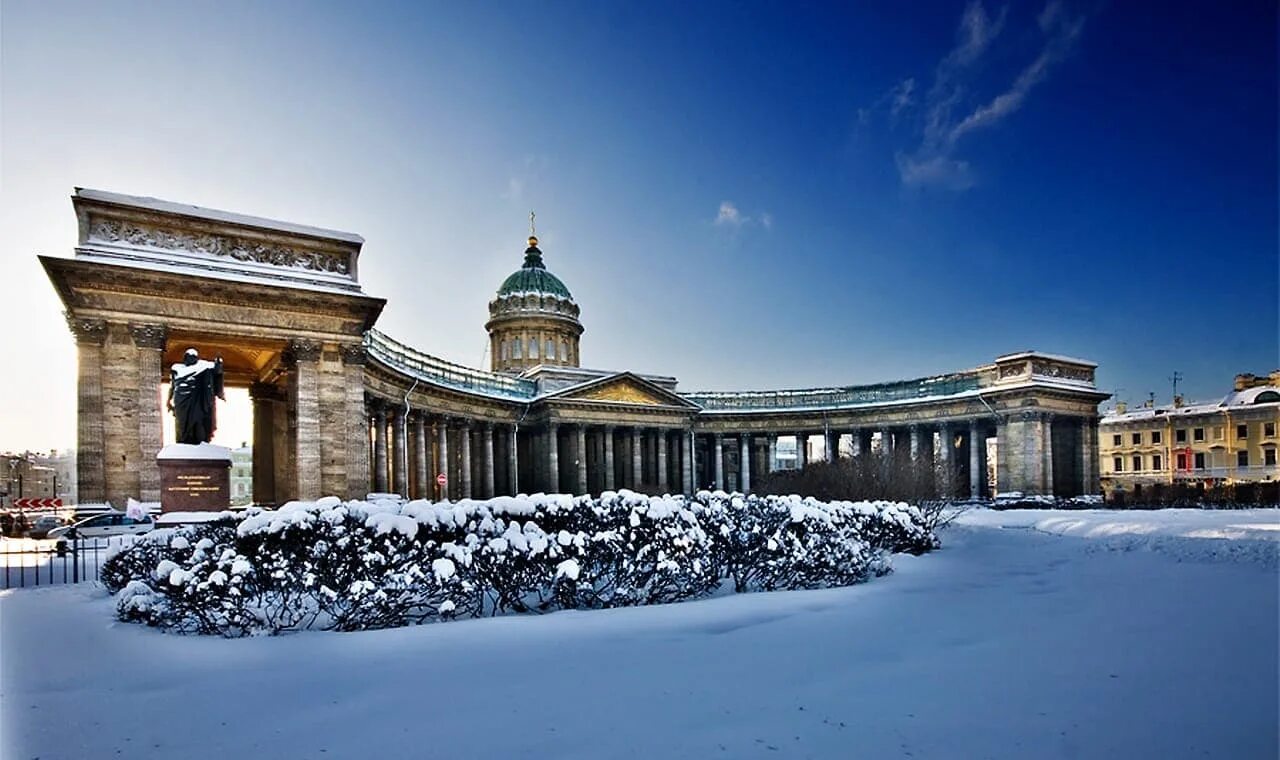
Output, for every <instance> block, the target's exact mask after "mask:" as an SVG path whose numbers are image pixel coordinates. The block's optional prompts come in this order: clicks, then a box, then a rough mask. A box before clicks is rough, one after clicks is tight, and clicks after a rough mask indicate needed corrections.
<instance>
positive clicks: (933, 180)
mask: <svg viewBox="0 0 1280 760" xmlns="http://www.w3.org/2000/svg"><path fill="white" fill-rule="evenodd" d="M895 159H896V160H897V163H898V176H899V177H901V179H902V184H904V185H906V186H908V187H921V186H934V187H945V188H949V189H951V190H967V189H969V188H971V187H973V184H974V180H973V172H972V171H970V169H969V162H968V161H960V160H957V159H954V158H949V157H947V156H932V157H929V158H923V159H920V158H915V157H912V156H907V155H903V154H901V153H899V154H898V155H897V156H895Z"/></svg>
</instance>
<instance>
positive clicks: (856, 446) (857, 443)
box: [850, 428, 862, 457]
mask: <svg viewBox="0 0 1280 760" xmlns="http://www.w3.org/2000/svg"><path fill="white" fill-rule="evenodd" d="M850 443H851V444H852V447H853V448H852V453H853V455H854V456H855V457H860V456H862V431H861V430H859V429H857V428H854V429H853V433H852V440H851V441H850Z"/></svg>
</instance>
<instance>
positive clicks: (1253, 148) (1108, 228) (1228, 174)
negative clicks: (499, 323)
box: [0, 0, 1280, 448]
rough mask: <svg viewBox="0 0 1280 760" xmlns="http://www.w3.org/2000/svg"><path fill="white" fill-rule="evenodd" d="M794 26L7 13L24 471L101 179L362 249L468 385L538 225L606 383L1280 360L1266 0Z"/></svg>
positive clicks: (411, 330) (54, 371)
mask: <svg viewBox="0 0 1280 760" xmlns="http://www.w3.org/2000/svg"><path fill="white" fill-rule="evenodd" d="M794 5H797V4H782V3H776V4H772V3H771V4H730V3H712V2H703V3H672V4H660V3H644V4H639V3H636V4H621V3H536V4H535V3H520V4H517V3H506V4H480V3H465V4H464V3H458V4H450V5H445V4H430V5H428V4H420V3H412V4H403V5H396V4H377V3H374V4H367V5H361V6H356V5H354V4H335V5H326V4H322V3H312V2H307V3H287V2H273V3H236V2H230V3H198V4H181V5H179V4H156V3H136V4H135V3H101V4H98V3H84V4H80V3H63V2H50V3H44V2H40V3H37V2H21V1H19V2H13V1H12V0H11V1H9V2H6V3H5V4H4V6H3V8H2V9H0V98H2V101H0V108H2V109H3V110H2V112H0V129H2V130H3V131H2V132H0V150H2V151H3V153H2V155H0V181H2V182H0V193H2V196H0V197H2V199H3V203H2V204H0V235H2V239H0V242H2V243H3V245H2V248H0V253H2V255H3V256H4V261H3V265H4V271H5V272H6V273H7V276H6V277H5V278H3V281H2V282H0V298H3V302H4V303H5V304H7V305H9V307H10V309H11V314H14V315H18V314H20V315H22V316H21V318H20V319H19V318H11V319H10V321H9V323H8V329H7V330H6V331H5V334H4V337H3V338H0V346H2V347H3V354H0V355H3V356H5V357H6V359H5V361H4V366H5V367H6V368H8V370H7V371H5V372H0V419H2V420H3V421H4V422H3V425H2V426H0V448H26V447H32V448H47V447H51V446H66V445H71V444H72V443H73V442H74V430H75V425H74V399H75V396H74V366H75V355H74V346H73V344H72V341H71V338H70V335H69V334H68V333H67V331H66V329H65V327H64V326H63V323H62V320H61V317H60V316H59V310H60V304H59V303H58V300H57V297H56V295H55V294H54V292H53V289H52V288H51V287H50V286H49V284H48V283H47V281H46V279H45V277H44V275H43V272H42V270H40V268H39V267H38V264H37V262H36V259H35V255H36V254H37V253H44V254H55V255H70V253H71V249H72V246H73V245H74V241H75V232H76V230H75V224H74V217H73V215H72V213H71V207H70V203H69V202H68V200H67V196H68V195H69V194H70V193H71V191H72V188H73V187H74V186H77V185H79V186H86V187H96V188H101V189H107V190H116V191H120V192H126V193H133V194H139V195H152V196H156V197H161V198H165V199H169V200H175V201H182V202H189V203H196V204H200V205H205V206H211V207H215V208H224V209H230V210H233V211H241V212H245V213H252V214H256V215H261V216H268V217H274V218H280V219H287V220H291V221H296V222H301V223H308V224H315V225H319V226H324V227H330V228H337V229H345V230H351V231H355V232H359V233H360V234H362V235H364V237H365V238H366V240H367V241H368V242H367V243H366V245H365V248H364V253H363V256H362V259H361V276H362V280H363V283H364V285H365V289H366V291H367V292H369V293H371V294H374V295H377V296H381V297H384V298H387V299H388V300H389V303H388V306H387V309H386V311H385V312H384V315H383V317H382V319H381V321H380V323H379V327H380V328H381V329H383V330H384V331H386V332H388V333H390V334H391V335H393V336H394V337H396V338H398V339H401V340H405V341H407V342H409V343H411V344H414V345H416V346H418V347H420V348H422V349H423V350H426V351H428V352H430V353H434V354H437V355H440V356H443V357H445V358H448V359H451V360H454V361H460V362H464V363H467V364H472V365H480V364H481V363H482V362H483V361H485V357H484V349H485V343H486V340H485V334H484V330H483V324H484V321H485V317H486V304H487V301H488V299H489V298H490V296H491V295H492V293H493V291H494V290H495V289H496V287H497V285H498V284H499V283H500V282H501V281H502V279H503V278H504V277H505V276H506V275H507V274H508V273H509V272H510V271H511V270H513V269H515V268H516V267H517V266H518V265H519V263H520V261H521V258H522V252H523V238H524V236H525V234H527V223H528V222H527V215H528V212H529V210H530V209H531V208H532V209H535V210H536V211H537V213H538V232H539V236H540V238H541V239H542V243H543V245H542V248H543V251H544V253H545V258H546V261H547V264H548V266H549V267H550V268H551V269H552V271H554V272H556V273H557V274H558V275H560V276H561V277H562V279H564V281H565V282H566V284H567V285H568V286H569V288H570V290H572V292H573V293H574V296H575V297H576V299H577V300H578V302H579V304H580V305H581V307H582V315H583V322H584V323H585V325H586V330H587V331H586V333H585V335H584V336H583V342H582V352H583V359H584V363H585V364H586V365H588V366H594V367H603V368H614V369H624V368H625V369H633V370H637V371H643V372H657V373H665V374H671V375H675V376H677V377H678V378H679V379H680V382H681V387H682V388H684V389H686V390H695V389H721V388H757V387H759V388H764V387H798V386H809V385H819V384H835V383H839V384H847V383H863V382H877V381H881V380H890V379H896V378H904V377H912V376H919V375H925V374H932V373H937V372H944V371H950V370H956V369H962V368H967V367H971V366H974V365H977V364H981V363H985V362H988V361H990V360H992V359H993V358H994V357H996V356H997V355H999V354H1003V353H1008V352H1011V351H1016V350H1022V349H1026V348H1035V349H1039V350H1043V351H1051V352H1056V353H1066V354H1072V355H1077V356H1081V357H1084V358H1088V359H1091V360H1093V361H1097V362H1098V363H1099V365H1100V369H1099V382H1100V384H1101V385H1102V386H1103V387H1104V388H1106V389H1108V390H1112V389H1116V388H1122V389H1123V391H1122V392H1121V395H1122V396H1124V397H1127V398H1129V399H1130V400H1131V401H1133V400H1141V399H1143V398H1145V397H1146V394H1147V392H1148V391H1155V392H1156V393H1157V394H1158V396H1159V397H1161V398H1164V397H1167V396H1168V394H1169V392H1170V391H1169V382H1168V379H1167V378H1168V377H1169V375H1170V374H1171V373H1172V372H1173V371H1174V370H1179V371H1181V372H1182V374H1183V376H1184V377H1185V380H1184V383H1183V387H1184V388H1185V389H1186V391H1187V392H1188V394H1190V395H1192V396H1195V397H1210V396H1214V395H1218V394H1221V393H1223V392H1225V391H1226V390H1227V388H1228V386H1229V384H1230V381H1231V377H1232V375H1233V374H1234V373H1236V372H1237V371H1254V372H1265V371H1267V370H1270V369H1274V368H1275V367H1276V366H1277V365H1280V358H1278V356H1277V353H1278V342H1280V338H1278V334H1280V326H1278V321H1277V317H1278V309H1280V306H1278V304H1277V292H1278V291H1280V271H1278V268H1277V267H1278V264H1277V237H1276V236H1277V205H1278V203H1280V199H1278V197H1277V187H1276V185H1277V180H1276V177H1277V119H1276V92H1277V76H1276V17H1275V10H1274V7H1273V4H1270V3H1264V2H1258V3H1236V4H1233V5H1232V7H1231V8H1230V9H1229V10H1228V9H1224V8H1223V7H1222V6H1221V5H1220V4H1214V3H1207V2H1206V3H1198V4H1181V3H1179V4H1173V7H1161V8H1160V9H1159V12H1158V13H1155V12H1153V10H1152V8H1151V7H1149V6H1146V5H1143V4H1134V3H1129V4H1125V3H1103V2H1097V0H1088V1H1086V2H1072V1H1070V0H1063V1H1062V2H1053V3H1048V4H1041V3H1008V4H1006V5H1001V4H996V3H991V2H987V3H966V2H937V3H927V4H925V3H887V2H886V3H859V4H843V3H842V4H830V5H812V6H808V7H803V8H796V7H793V6H794ZM14 367H20V368H21V371H17V372H15V371H12V368H14ZM33 397H35V398H39V399H40V400H41V402H42V403H40V404H38V405H33V404H32V403H31V399H32V398H33Z"/></svg>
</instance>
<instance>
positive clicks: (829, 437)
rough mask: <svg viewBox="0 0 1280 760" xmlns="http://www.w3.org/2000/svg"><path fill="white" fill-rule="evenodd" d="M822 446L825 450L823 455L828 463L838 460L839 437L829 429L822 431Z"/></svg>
mask: <svg viewBox="0 0 1280 760" xmlns="http://www.w3.org/2000/svg"><path fill="white" fill-rule="evenodd" d="M822 446H823V448H824V449H825V451H824V452H823V454H824V455H825V456H826V457H827V460H826V461H828V462H834V461H836V460H837V459H839V458H840V451H839V449H840V436H838V435H836V434H835V433H833V432H832V431H831V429H830V428H827V429H826V430H823V431H822Z"/></svg>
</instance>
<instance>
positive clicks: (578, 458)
mask: <svg viewBox="0 0 1280 760" xmlns="http://www.w3.org/2000/svg"><path fill="white" fill-rule="evenodd" d="M574 428H575V430H574V433H576V437H575V438H574V445H573V455H574V458H575V463H576V464H577V469H578V472H577V480H578V484H577V487H576V489H575V490H574V493H575V494H583V493H587V492H588V491H589V490H590V489H589V488H588V487H587V426H586V425H581V424H579V425H575V426H574Z"/></svg>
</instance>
